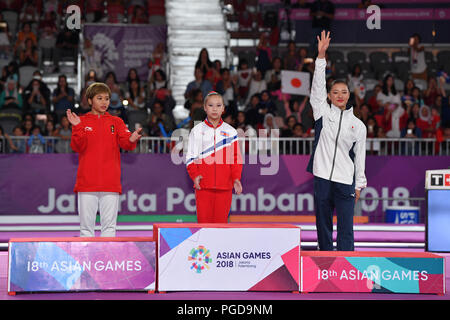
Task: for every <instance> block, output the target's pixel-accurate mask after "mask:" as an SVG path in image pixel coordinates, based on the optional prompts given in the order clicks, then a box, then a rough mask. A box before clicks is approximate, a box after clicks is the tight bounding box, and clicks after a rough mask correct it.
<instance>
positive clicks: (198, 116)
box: [189, 89, 206, 127]
mask: <svg viewBox="0 0 450 320" xmlns="http://www.w3.org/2000/svg"><path fill="white" fill-rule="evenodd" d="M189 116H190V117H191V127H193V124H194V122H196V121H203V120H205V117H206V112H205V110H204V109H203V94H202V91H201V90H200V89H194V91H193V92H192V103H191V105H190V112H189Z"/></svg>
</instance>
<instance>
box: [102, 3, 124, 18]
mask: <svg viewBox="0 0 450 320" xmlns="http://www.w3.org/2000/svg"><path fill="white" fill-rule="evenodd" d="M106 11H107V12H108V22H109V23H122V22H123V17H124V12H125V7H124V5H123V1H122V0H109V1H106Z"/></svg>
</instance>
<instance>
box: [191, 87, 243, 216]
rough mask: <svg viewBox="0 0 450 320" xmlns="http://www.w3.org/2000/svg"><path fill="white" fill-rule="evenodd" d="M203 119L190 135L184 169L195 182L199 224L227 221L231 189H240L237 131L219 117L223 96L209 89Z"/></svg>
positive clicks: (240, 165) (239, 156) (239, 155)
mask: <svg viewBox="0 0 450 320" xmlns="http://www.w3.org/2000/svg"><path fill="white" fill-rule="evenodd" d="M203 108H204V110H205V113H206V119H205V121H203V122H201V123H199V124H197V125H196V126H195V127H194V128H193V129H192V130H191V132H190V134H189V142H188V150H187V156H186V160H187V161H186V169H187V171H188V174H189V176H190V178H191V179H192V180H193V182H194V188H195V202H196V206H197V222H198V223H227V221H228V214H229V212H230V208H231V201H232V190H233V189H234V191H235V193H236V194H240V193H241V192H242V184H241V181H240V180H241V173H242V163H243V161H242V157H241V153H240V149H239V142H238V136H237V131H236V129H234V128H233V127H232V126H230V125H229V124H228V123H226V122H224V121H223V120H222V114H223V112H224V111H225V106H224V102H223V98H222V96H221V95H220V94H218V93H217V92H214V91H213V92H210V93H209V94H208V95H207V96H206V97H205V101H204V106H203Z"/></svg>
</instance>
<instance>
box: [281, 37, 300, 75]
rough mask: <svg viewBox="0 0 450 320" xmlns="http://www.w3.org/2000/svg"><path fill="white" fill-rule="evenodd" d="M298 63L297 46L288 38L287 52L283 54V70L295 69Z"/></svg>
mask: <svg viewBox="0 0 450 320" xmlns="http://www.w3.org/2000/svg"><path fill="white" fill-rule="evenodd" d="M299 63H300V61H299V57H298V56H297V47H296V45H295V41H293V40H290V41H289V42H288V45H287V52H286V55H285V56H284V69H285V70H297V66H298V64H299Z"/></svg>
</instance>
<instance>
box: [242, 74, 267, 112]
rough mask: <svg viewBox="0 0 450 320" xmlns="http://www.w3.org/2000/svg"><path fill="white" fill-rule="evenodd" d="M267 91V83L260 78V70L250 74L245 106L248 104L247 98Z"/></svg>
mask: <svg viewBox="0 0 450 320" xmlns="http://www.w3.org/2000/svg"><path fill="white" fill-rule="evenodd" d="M266 90H267V83H266V81H265V80H264V79H263V77H262V73H261V70H255V72H253V74H252V78H251V80H250V85H249V88H248V94H247V100H246V101H245V104H248V103H249V102H250V99H249V97H251V96H253V95H254V94H257V93H262V92H263V91H266Z"/></svg>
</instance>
